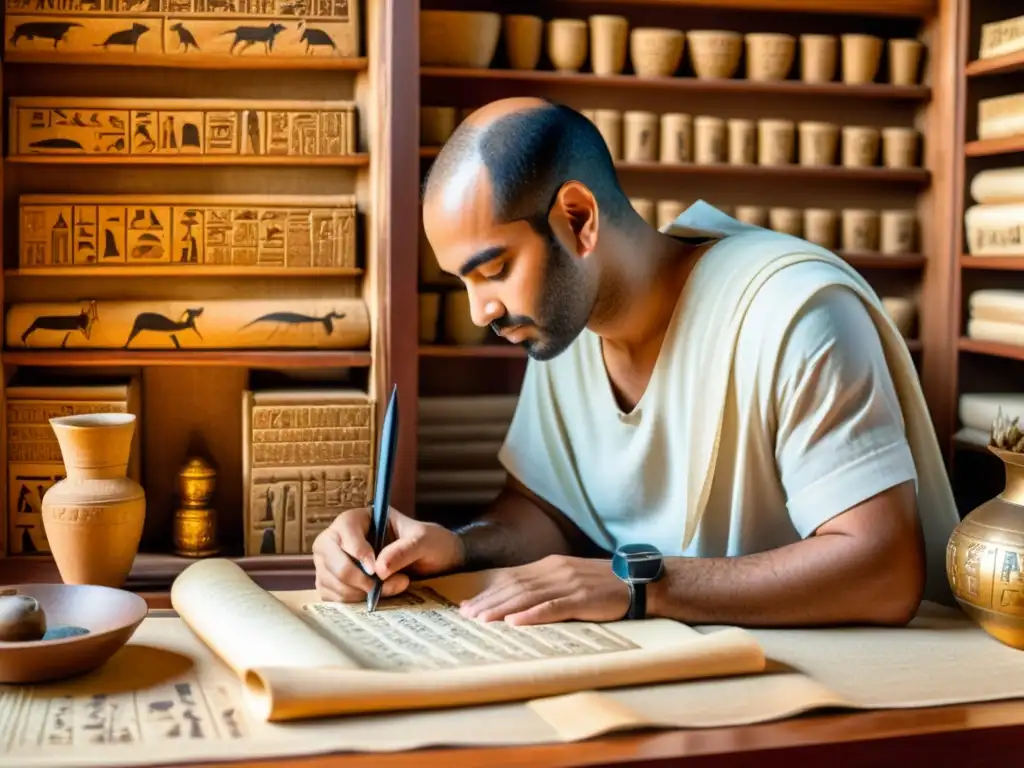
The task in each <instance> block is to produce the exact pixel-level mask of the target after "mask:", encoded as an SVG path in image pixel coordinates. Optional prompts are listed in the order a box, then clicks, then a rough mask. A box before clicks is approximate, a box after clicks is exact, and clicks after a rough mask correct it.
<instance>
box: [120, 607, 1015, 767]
mask: <svg viewBox="0 0 1024 768" xmlns="http://www.w3.org/2000/svg"><path fill="white" fill-rule="evenodd" d="M140 594H141V595H142V596H143V597H144V598H146V601H147V602H148V603H149V605H150V607H151V608H154V609H168V608H170V602H169V600H168V597H167V595H166V593H140ZM1021 696H1022V698H1021V699H1020V700H1017V701H1008V702H997V703H992V704H972V705H964V706H951V707H932V708H927V709H907V710H880V711H873V712H853V713H829V714H822V713H816V714H811V715H805V716H801V717H795V718H790V719H788V720H783V721H779V722H774V723H763V724H760V725H748V726H742V727H737V728H712V729H704V730H672V731H653V732H645V733H637V732H634V733H629V734H623V735H619V736H608V737H604V738H599V739H593V740H591V741H586V742H579V743H575V744H559V745H553V746H540V747H499V748H485V749H475V748H457V749H429V750H418V751H416V752H402V753H395V754H357V755H354V754H345V755H329V756H323V757H311V758H291V759H275V760H260V761H246V762H233V763H231V764H230V768H285V766H287V767H288V768H479V767H480V766H486V767H487V768H508V767H509V766H529V768H553V767H554V766H559V767H561V766H581V767H582V766H587V767H588V768H590V767H592V766H629V768H641V766H642V767H643V768H653V767H654V766H657V768H668V766H685V768H711V767H712V766H714V768H747V766H751V767H753V766H756V767H757V768H766V761H778V763H775V762H772V764H779V765H781V764H783V763H784V764H785V765H786V766H787V768H793V767H794V766H814V768H821V767H822V766H827V768H845V767H846V766H851V768H852V767H853V766H856V768H866V767H868V766H870V768H884V767H885V766H900V767H901V768H902V767H903V766H907V765H919V764H920V765H925V764H927V765H928V767H929V768H936V767H937V766H946V765H949V766H956V768H969V767H971V766H981V765H985V766H997V765H1009V764H1011V762H1016V761H1019V759H1020V754H1021V750H1022V748H1024V691H1022V692H1021ZM169 757H170V756H169ZM225 765H226V764H219V765H217V766H216V768H225ZM191 766H192V768H215V766H214V764H206V763H203V764H195V763H193V764H191Z"/></svg>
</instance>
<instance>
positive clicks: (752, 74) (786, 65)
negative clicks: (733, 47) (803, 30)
mask: <svg viewBox="0 0 1024 768" xmlns="http://www.w3.org/2000/svg"><path fill="white" fill-rule="evenodd" d="M746 42H747V79H748V80H754V81H758V82H767V81H771V80H785V79H786V78H787V77H789V72H790V70H791V69H792V68H793V59H795V58H796V38H795V37H793V36H792V35H785V34H781V33H774V32H752V33H751V34H749V35H747V36H746Z"/></svg>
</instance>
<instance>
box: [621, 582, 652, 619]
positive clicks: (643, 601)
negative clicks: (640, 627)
mask: <svg viewBox="0 0 1024 768" xmlns="http://www.w3.org/2000/svg"><path fill="white" fill-rule="evenodd" d="M627 583H628V584H629V610H628V611H626V618H627V619H645V618H647V584H646V583H641V584H634V583H633V582H627Z"/></svg>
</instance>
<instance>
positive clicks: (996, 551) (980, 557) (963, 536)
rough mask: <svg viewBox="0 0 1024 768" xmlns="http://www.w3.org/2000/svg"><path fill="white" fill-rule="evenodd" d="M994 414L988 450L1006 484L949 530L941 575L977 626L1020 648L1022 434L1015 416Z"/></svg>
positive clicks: (1023, 608)
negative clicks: (996, 459)
mask: <svg viewBox="0 0 1024 768" xmlns="http://www.w3.org/2000/svg"><path fill="white" fill-rule="evenodd" d="M1000 418H1001V415H1000ZM1000 418H997V420H996V426H995V427H994V428H993V442H994V443H995V445H990V446H989V450H990V451H992V453H994V454H995V455H996V456H998V457H999V458H1000V459H1001V460H1002V462H1003V467H1004V468H1005V470H1006V485H1005V487H1004V488H1003V491H1002V493H1000V494H999V495H998V496H996V497H995V498H994V499H990V500H989V501H986V502H985V503H984V504H982V505H981V506H980V507H978V508H977V509H975V510H973V511H972V512H970V513H969V514H968V515H967V516H966V517H964V519H963V520H961V521H960V524H959V525H958V526H957V527H956V530H954V531H953V535H952V536H950V539H949V544H948V546H947V547H946V575H947V577H948V578H949V585H950V587H951V588H952V590H953V595H954V597H956V600H957V602H958V603H959V604H960V606H961V607H962V608H963V609H964V611H966V612H967V614H968V615H969V616H970V617H971V618H973V619H974V620H975V621H976V622H978V624H979V625H981V627H982V629H984V630H985V631H986V632H988V633H989V634H990V635H992V637H994V638H996V639H997V640H999V641H1000V642H1002V643H1005V644H1006V645H1008V646H1011V647H1013V648H1018V649H1021V650H1024V573H1022V568H1024V453H1021V452H1020V449H1021V448H1024V444H1022V443H1024V439H1022V436H1021V433H1020V431H1019V430H1017V427H1016V420H1014V422H1013V423H1012V424H1011V425H1010V429H1007V428H1006V427H1005V425H1003V424H1002V423H1001V421H1000ZM1003 446H1010V447H1012V448H1014V449H1015V450H1007V448H1006V447H1003Z"/></svg>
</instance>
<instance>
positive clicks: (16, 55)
mask: <svg viewBox="0 0 1024 768" xmlns="http://www.w3.org/2000/svg"><path fill="white" fill-rule="evenodd" d="M4 63H5V64H30V65H39V64H57V65H64V66H74V65H77V66H80V67H93V66H99V67H152V68H160V69H206V70H211V71H219V70H222V69H246V70H261V71H267V70H280V71H287V70H292V69H330V70H341V71H349V72H362V71H365V70H366V69H367V68H368V66H369V64H368V60H367V59H366V58H365V57H364V58H345V57H342V56H330V57H328V56H302V57H300V56H295V57H288V58H286V57H283V56H224V57H222V58H210V57H204V58H199V59H197V58H193V57H190V56H188V55H181V56H164V55H162V54H156V55H152V54H150V55H147V54H144V53H103V54H101V55H96V54H92V53H53V52H52V51H4Z"/></svg>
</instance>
